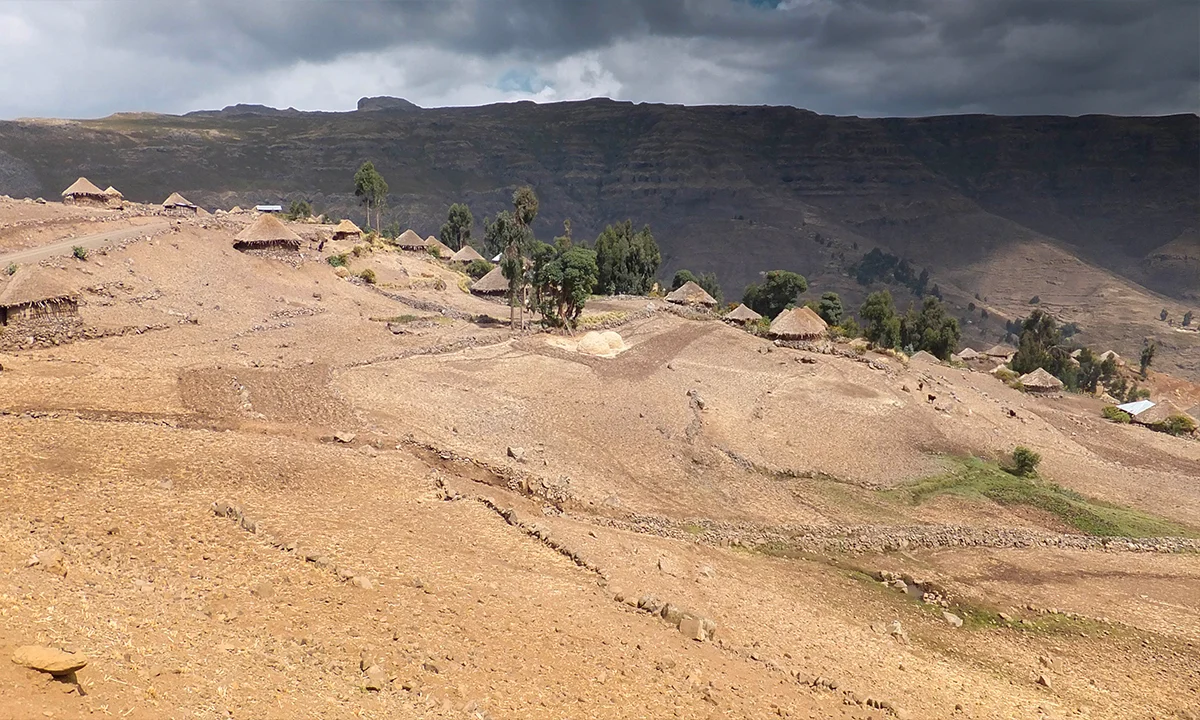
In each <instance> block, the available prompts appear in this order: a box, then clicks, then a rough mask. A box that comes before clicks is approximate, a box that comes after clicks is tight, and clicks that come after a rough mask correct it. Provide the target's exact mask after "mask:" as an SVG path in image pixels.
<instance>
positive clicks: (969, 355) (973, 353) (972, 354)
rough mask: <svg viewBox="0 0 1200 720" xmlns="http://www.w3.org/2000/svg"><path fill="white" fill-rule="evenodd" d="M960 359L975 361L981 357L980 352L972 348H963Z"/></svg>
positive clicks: (959, 354)
mask: <svg viewBox="0 0 1200 720" xmlns="http://www.w3.org/2000/svg"><path fill="white" fill-rule="evenodd" d="M958 357H959V358H960V359H962V360H974V359H975V358H977V357H979V352H978V351H977V350H974V349H972V348H963V349H962V350H961V351H960V352H959V353H958Z"/></svg>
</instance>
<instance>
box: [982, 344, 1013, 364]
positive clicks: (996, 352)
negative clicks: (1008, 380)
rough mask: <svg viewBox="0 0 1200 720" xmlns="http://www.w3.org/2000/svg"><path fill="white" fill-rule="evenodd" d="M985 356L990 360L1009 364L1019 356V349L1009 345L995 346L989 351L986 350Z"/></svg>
mask: <svg viewBox="0 0 1200 720" xmlns="http://www.w3.org/2000/svg"><path fill="white" fill-rule="evenodd" d="M983 354H984V355H986V356H988V357H990V358H996V359H997V360H1003V361H1004V362H1008V361H1009V360H1012V358H1013V355H1016V354H1017V349H1016V348H1014V347H1011V346H1009V345H993V346H991V347H990V348H988V349H987V350H984V351H983Z"/></svg>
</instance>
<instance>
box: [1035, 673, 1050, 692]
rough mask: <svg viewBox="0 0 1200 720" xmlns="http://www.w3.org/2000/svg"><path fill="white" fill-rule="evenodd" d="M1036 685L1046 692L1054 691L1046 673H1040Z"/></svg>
mask: <svg viewBox="0 0 1200 720" xmlns="http://www.w3.org/2000/svg"><path fill="white" fill-rule="evenodd" d="M1037 684H1038V685H1041V686H1042V687H1044V688H1046V689H1047V690H1053V689H1054V686H1053V685H1052V684H1051V683H1050V676H1049V675H1047V674H1046V673H1042V674H1040V675H1038V678H1037Z"/></svg>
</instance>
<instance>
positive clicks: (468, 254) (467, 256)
mask: <svg viewBox="0 0 1200 720" xmlns="http://www.w3.org/2000/svg"><path fill="white" fill-rule="evenodd" d="M450 259H451V260H453V261H454V262H461V263H469V262H471V261H472V260H482V259H483V256H482V255H480V254H479V252H478V251H477V250H476V249H475V248H473V247H471V246H470V245H463V247H462V250H459V251H458V252H456V253H454V254H453V255H451V256H450Z"/></svg>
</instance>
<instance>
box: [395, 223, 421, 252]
mask: <svg viewBox="0 0 1200 720" xmlns="http://www.w3.org/2000/svg"><path fill="white" fill-rule="evenodd" d="M396 244H397V245H399V246H400V247H402V248H404V249H405V250H421V249H424V248H425V246H426V245H428V244H429V241H427V240H422V239H421V236H420V235H418V234H416V233H415V232H413V231H412V229H411V228H410V229H408V230H405V231H404V232H403V233H401V234H400V237H398V238H396Z"/></svg>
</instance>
